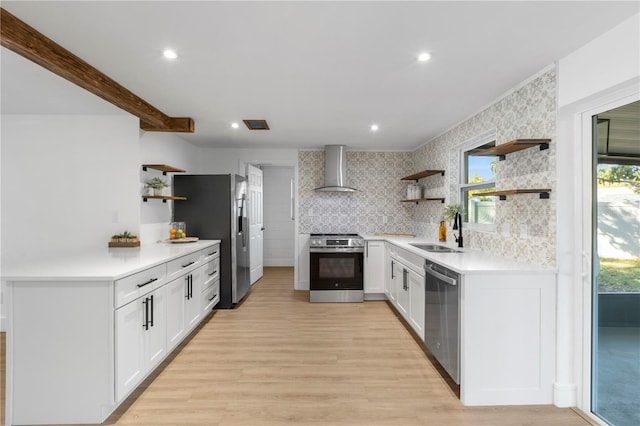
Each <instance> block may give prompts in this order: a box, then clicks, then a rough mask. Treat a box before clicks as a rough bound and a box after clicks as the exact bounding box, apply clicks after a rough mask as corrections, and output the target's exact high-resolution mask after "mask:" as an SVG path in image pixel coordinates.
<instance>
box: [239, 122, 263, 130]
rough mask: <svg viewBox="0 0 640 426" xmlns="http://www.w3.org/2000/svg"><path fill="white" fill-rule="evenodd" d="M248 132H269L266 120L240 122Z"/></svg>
mask: <svg viewBox="0 0 640 426" xmlns="http://www.w3.org/2000/svg"><path fill="white" fill-rule="evenodd" d="M242 121H243V122H244V124H245V125H246V126H247V128H248V129H249V130H269V125H268V124H267V120H242Z"/></svg>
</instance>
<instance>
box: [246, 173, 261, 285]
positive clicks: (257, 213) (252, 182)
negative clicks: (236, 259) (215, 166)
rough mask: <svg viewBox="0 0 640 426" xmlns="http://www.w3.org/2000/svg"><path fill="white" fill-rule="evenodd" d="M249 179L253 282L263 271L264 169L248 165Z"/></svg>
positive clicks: (250, 257) (250, 246)
mask: <svg viewBox="0 0 640 426" xmlns="http://www.w3.org/2000/svg"><path fill="white" fill-rule="evenodd" d="M247 177H248V179H249V265H250V281H251V284H253V283H255V282H256V281H258V280H259V279H260V278H262V273H263V233H264V216H263V213H262V211H263V198H262V195H263V183H262V170H260V169H259V168H257V167H255V166H252V165H250V164H248V165H247Z"/></svg>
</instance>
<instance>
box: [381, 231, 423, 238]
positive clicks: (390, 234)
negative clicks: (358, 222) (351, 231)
mask: <svg viewBox="0 0 640 426" xmlns="http://www.w3.org/2000/svg"><path fill="white" fill-rule="evenodd" d="M374 235H380V236H385V235H386V236H388V237H406V238H414V237H415V236H416V235H415V234H396V233H393V232H376V233H375V234H374Z"/></svg>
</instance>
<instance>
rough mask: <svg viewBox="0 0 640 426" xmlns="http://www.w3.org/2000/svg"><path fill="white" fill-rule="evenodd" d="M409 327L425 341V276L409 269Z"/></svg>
mask: <svg viewBox="0 0 640 426" xmlns="http://www.w3.org/2000/svg"><path fill="white" fill-rule="evenodd" d="M408 282H409V325H411V327H412V328H413V330H414V331H415V332H416V333H417V334H418V336H420V338H421V339H422V340H423V341H424V308H425V281H424V275H420V274H418V273H416V272H415V271H414V270H412V269H409V273H408Z"/></svg>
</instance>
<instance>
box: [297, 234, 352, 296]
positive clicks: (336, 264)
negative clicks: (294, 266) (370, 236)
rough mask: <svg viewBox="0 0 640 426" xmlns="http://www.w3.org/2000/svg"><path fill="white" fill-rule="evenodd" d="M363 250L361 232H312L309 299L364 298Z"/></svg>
mask: <svg viewBox="0 0 640 426" xmlns="http://www.w3.org/2000/svg"><path fill="white" fill-rule="evenodd" d="M363 254H364V239H363V238H362V237H360V236H359V235H358V234H311V238H310V241H309V258H310V277H309V290H310V292H309V301H310V302H362V301H364V285H363V283H364V281H363V270H362V268H363Z"/></svg>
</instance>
